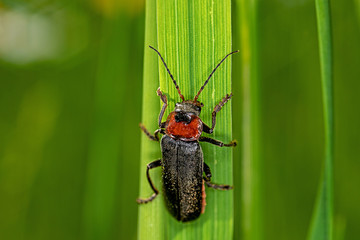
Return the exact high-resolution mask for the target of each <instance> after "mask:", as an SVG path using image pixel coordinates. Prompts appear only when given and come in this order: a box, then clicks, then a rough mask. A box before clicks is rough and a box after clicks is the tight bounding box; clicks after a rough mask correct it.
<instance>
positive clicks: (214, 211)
mask: <svg viewBox="0 0 360 240" xmlns="http://www.w3.org/2000/svg"><path fill="white" fill-rule="evenodd" d="M157 10H158V13H157V14H158V15H157V17H158V46H159V51H160V52H161V53H162V54H163V56H164V58H165V60H166V62H167V64H168V66H169V68H170V70H171V71H172V73H173V75H174V78H175V79H176V80H177V81H178V84H179V87H180V89H181V91H182V93H183V95H184V96H185V98H186V99H193V97H194V96H195V95H196V93H197V91H198V90H199V89H200V87H201V86H202V84H204V82H205V80H206V79H207V77H208V76H209V74H210V72H211V70H212V69H213V68H214V67H215V66H216V64H217V63H218V62H219V61H220V60H221V59H222V58H223V57H224V56H225V55H226V54H227V53H229V52H231V51H232V48H231V5H230V1H203V0H197V1H168V0H158V5H157ZM159 69H160V86H161V90H162V91H164V92H165V93H166V94H167V95H168V99H169V102H170V104H169V109H168V110H167V113H169V112H170V111H172V109H173V107H174V104H175V102H177V101H179V100H180V98H179V95H178V93H177V91H176V89H175V86H174V85H173V83H172V81H171V79H170V77H169V76H168V74H167V72H166V70H165V68H164V67H163V66H162V65H159ZM230 92H231V60H230V59H228V60H227V61H226V62H225V63H224V64H223V65H222V66H221V67H220V68H219V69H218V70H217V72H216V73H215V74H214V76H213V77H212V79H211V81H210V82H209V84H208V85H207V86H206V88H205V89H204V91H203V92H202V93H201V95H200V98H199V100H200V101H201V102H203V103H204V105H205V107H204V108H203V111H202V115H201V118H202V120H203V121H204V122H205V123H207V124H210V123H211V112H212V109H213V108H214V106H215V105H216V104H217V103H218V102H219V101H220V100H221V99H222V98H223V97H224V96H225V95H226V94H227V93H230ZM217 116H218V117H217V121H216V128H215V133H214V134H212V137H214V138H216V139H219V140H221V141H224V142H229V141H231V139H232V134H231V131H232V118H231V117H232V116H231V102H229V103H227V104H226V105H225V107H224V108H223V109H222V110H221V112H220V113H219V114H218V115H217ZM202 147H203V150H204V158H205V162H206V163H207V164H208V165H209V166H210V168H211V169H212V172H213V181H214V182H217V183H226V184H231V183H232V150H231V149H226V148H218V147H215V146H210V145H209V144H202ZM232 197H233V193H232V191H229V192H221V191H215V190H213V189H207V198H206V199H207V204H208V205H207V208H206V211H205V214H204V215H202V216H201V217H200V219H198V220H197V221H195V222H192V223H189V224H182V223H179V222H176V221H175V220H174V219H173V218H172V217H171V216H170V215H169V214H166V216H167V218H168V221H167V222H168V226H167V228H168V230H167V237H168V238H167V239H231V238H232V235H233V199H232Z"/></svg>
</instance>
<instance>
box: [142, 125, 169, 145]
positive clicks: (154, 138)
mask: <svg viewBox="0 0 360 240" xmlns="http://www.w3.org/2000/svg"><path fill="white" fill-rule="evenodd" d="M139 126H140V128H141V130H143V132H144V133H145V134H146V136H148V138H150V139H151V140H153V141H159V139H160V138H159V133H161V134H165V131H164V130H163V129H158V130H156V131H155V132H154V135H152V134H151V133H150V132H149V131H148V130H147V129H146V127H145V126H144V125H143V124H142V123H140V124H139Z"/></svg>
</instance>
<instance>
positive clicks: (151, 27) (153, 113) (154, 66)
mask: <svg viewBox="0 0 360 240" xmlns="http://www.w3.org/2000/svg"><path fill="white" fill-rule="evenodd" d="M145 11H146V12H145V15H146V16H145V47H144V77H143V107H142V123H143V124H144V125H145V126H146V127H147V128H148V129H149V131H154V130H155V129H157V128H158V126H157V116H158V113H159V111H160V105H159V104H160V101H159V98H158V97H157V96H156V89H157V88H158V87H159V70H158V57H157V55H156V54H154V52H153V51H151V50H150V49H149V47H148V46H149V45H152V46H154V47H157V36H156V34H157V32H156V0H147V1H146V10H145ZM160 157H161V154H160V147H159V143H158V142H151V141H150V140H149V139H148V138H147V137H146V136H145V134H141V159H140V193H139V194H140V195H139V196H140V197H148V196H150V195H151V194H152V190H151V188H150V187H149V183H148V181H147V178H146V165H147V164H148V163H150V162H152V161H154V160H156V159H159V158H160ZM151 176H152V180H153V182H154V185H155V186H157V188H158V189H161V183H160V178H161V175H160V169H154V170H152V171H151ZM161 197H162V196H161V195H160V196H158V197H157V198H156V199H155V200H154V201H152V202H151V203H148V204H145V205H141V206H139V215H138V239H146V240H162V239H166V238H164V230H163V227H164V220H163V212H164V206H163V202H162V199H161ZM134 200H135V199H134Z"/></svg>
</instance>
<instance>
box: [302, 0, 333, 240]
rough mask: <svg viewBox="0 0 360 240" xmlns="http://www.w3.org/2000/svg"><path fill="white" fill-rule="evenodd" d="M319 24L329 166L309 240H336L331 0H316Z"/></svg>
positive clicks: (322, 184) (320, 189)
mask: <svg viewBox="0 0 360 240" xmlns="http://www.w3.org/2000/svg"><path fill="white" fill-rule="evenodd" d="M315 3H316V15H317V23H318V36H319V51H320V67H321V82H322V94H323V109H324V110H323V111H324V127H325V130H324V132H325V165H324V172H323V176H322V180H321V183H320V187H319V192H318V196H317V201H316V207H315V210H314V213H313V219H312V224H311V227H310V231H309V235H308V239H309V240H323V239H324V240H331V239H333V231H332V228H333V227H332V225H333V167H332V166H333V147H334V123H333V119H334V117H333V108H334V107H333V86H332V80H333V70H332V40H331V24H330V6H329V1H328V0H316V1H315Z"/></svg>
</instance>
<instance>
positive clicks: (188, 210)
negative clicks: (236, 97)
mask: <svg viewBox="0 0 360 240" xmlns="http://www.w3.org/2000/svg"><path fill="white" fill-rule="evenodd" d="M149 47H150V48H151V49H153V50H154V51H155V52H156V53H157V54H158V55H159V57H160V59H161V60H162V62H163V64H164V66H165V68H166V70H167V72H168V73H169V75H170V77H171V79H172V81H173V82H174V84H175V87H176V89H177V91H178V94H179V96H180V98H181V99H182V102H178V103H176V105H175V109H174V111H173V112H171V113H170V114H169V116H168V117H167V120H166V121H165V122H162V118H163V115H164V112H165V110H166V107H167V105H168V103H167V97H166V95H164V94H163V93H162V92H161V91H160V88H159V89H158V90H157V94H158V96H159V97H160V99H161V101H162V102H163V104H164V105H163V107H162V109H161V112H160V115H159V122H158V124H159V129H158V130H156V131H155V133H154V135H152V134H150V133H149V131H148V130H147V129H146V128H145V126H144V125H142V124H140V128H141V129H142V130H143V131H144V133H145V134H146V135H147V136H148V137H149V138H150V139H151V140H154V141H159V140H160V138H159V134H163V135H164V136H163V137H162V138H161V153H162V158H161V159H159V160H156V161H153V162H151V163H149V164H148V165H147V170H146V175H147V179H148V182H149V184H150V187H151V188H152V190H153V191H154V193H153V194H152V195H151V196H150V197H149V198H145V199H142V198H138V199H137V200H136V201H137V202H138V203H140V204H142V203H148V202H151V201H152V200H154V199H155V198H156V196H157V195H158V194H159V191H158V190H157V188H156V187H155V186H154V184H153V182H152V181H151V178H150V174H149V170H150V169H153V168H156V167H160V166H161V167H162V182H163V193H164V199H165V203H166V207H167V209H168V210H169V212H170V213H171V215H173V216H174V217H175V218H176V219H177V220H178V221H181V222H188V221H191V220H195V219H197V218H198V217H199V216H200V214H201V213H204V211H205V204H206V203H205V196H206V195H205V187H204V184H206V185H207V186H208V187H211V188H214V189H219V190H229V189H232V186H229V185H221V184H215V183H212V182H211V171H210V168H209V166H208V165H207V164H206V163H205V162H204V156H203V151H202V149H201V146H200V144H199V142H208V143H211V144H214V145H216V146H219V147H234V146H236V141H231V142H230V143H228V144H225V143H223V142H221V141H218V140H215V139H212V138H209V137H202V136H201V134H202V132H203V131H204V132H205V133H212V132H213V130H214V127H215V123H216V113H217V112H219V111H220V110H221V108H222V107H223V106H224V104H225V103H226V102H227V101H229V100H230V99H231V97H232V94H230V95H229V94H228V95H226V96H225V97H224V98H223V99H222V100H221V101H220V102H219V104H217V105H216V106H215V108H214V110H213V112H212V126H211V128H210V127H209V126H207V125H206V124H205V123H203V122H202V121H201V119H200V118H199V115H200V112H201V107H203V104H202V103H200V102H199V101H198V100H197V99H198V97H199V95H200V93H201V92H202V90H203V89H204V87H205V86H206V84H207V83H208V81H209V80H210V78H211V76H212V75H213V74H214V72H215V71H216V69H217V68H218V67H219V66H220V65H221V63H222V62H223V61H224V60H225V59H226V58H227V57H228V56H230V55H231V54H234V53H237V52H238V51H234V52H231V53H229V54H227V55H226V56H225V57H224V58H223V59H222V60H221V61H220V62H219V64H218V65H217V66H216V67H215V68H214V70H213V71H212V72H211V74H210V75H209V77H208V78H207V80H206V81H205V83H204V85H203V86H202V87H201V88H200V90H199V91H198V93H197V94H196V96H195V97H194V99H193V100H187V101H185V99H184V96H183V95H182V94H181V92H180V89H179V86H178V85H177V83H176V81H175V79H174V77H173V76H172V74H171V73H170V70H169V68H168V67H167V65H166V63H165V61H164V59H163V58H162V56H161V54H160V53H159V51H158V50H156V49H155V48H153V47H151V46H149ZM204 174H205V175H204Z"/></svg>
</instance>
